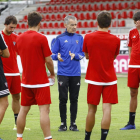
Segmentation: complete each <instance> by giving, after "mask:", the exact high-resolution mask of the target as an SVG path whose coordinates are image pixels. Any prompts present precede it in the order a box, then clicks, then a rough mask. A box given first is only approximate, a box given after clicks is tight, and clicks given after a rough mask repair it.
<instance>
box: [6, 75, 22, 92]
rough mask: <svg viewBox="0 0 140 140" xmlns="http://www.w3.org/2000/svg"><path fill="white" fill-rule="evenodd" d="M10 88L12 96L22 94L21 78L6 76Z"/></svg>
mask: <svg viewBox="0 0 140 140" xmlns="http://www.w3.org/2000/svg"><path fill="white" fill-rule="evenodd" d="M5 77H6V80H7V84H8V88H9V91H10V93H11V94H18V93H20V92H21V79H20V76H5Z"/></svg>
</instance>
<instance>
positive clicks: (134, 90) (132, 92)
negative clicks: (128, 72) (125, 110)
mask: <svg viewBox="0 0 140 140" xmlns="http://www.w3.org/2000/svg"><path fill="white" fill-rule="evenodd" d="M130 96H131V99H130V112H136V109H137V96H138V88H130Z"/></svg>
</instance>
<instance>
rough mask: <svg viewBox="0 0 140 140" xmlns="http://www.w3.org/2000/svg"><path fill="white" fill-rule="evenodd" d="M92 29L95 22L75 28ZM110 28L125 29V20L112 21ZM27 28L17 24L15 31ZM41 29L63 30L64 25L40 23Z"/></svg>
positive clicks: (79, 24)
mask: <svg viewBox="0 0 140 140" xmlns="http://www.w3.org/2000/svg"><path fill="white" fill-rule="evenodd" d="M92 27H97V21H95V22H94V21H90V22H87V21H85V22H78V24H77V28H92ZM112 27H125V20H120V21H117V22H116V20H115V21H112ZM27 28H28V25H27V24H24V23H22V24H17V28H16V29H27ZM40 28H41V29H50V28H51V29H52V28H56V29H58V28H65V27H64V23H63V22H60V23H58V22H55V23H52V22H50V23H46V22H44V23H42V24H41V27H40Z"/></svg>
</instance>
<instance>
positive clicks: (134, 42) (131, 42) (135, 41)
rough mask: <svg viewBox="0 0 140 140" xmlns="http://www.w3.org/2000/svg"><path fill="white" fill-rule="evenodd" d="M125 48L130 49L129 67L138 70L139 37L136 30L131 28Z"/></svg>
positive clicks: (139, 62) (139, 56) (139, 57)
mask: <svg viewBox="0 0 140 140" xmlns="http://www.w3.org/2000/svg"><path fill="white" fill-rule="evenodd" d="M127 46H129V47H131V48H132V49H131V57H130V62H129V67H131V68H140V48H139V47H140V36H139V32H138V30H137V28H132V29H131V30H130V31H129V36H128V39H127Z"/></svg>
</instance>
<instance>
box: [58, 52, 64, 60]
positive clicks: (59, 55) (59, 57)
mask: <svg viewBox="0 0 140 140" xmlns="http://www.w3.org/2000/svg"><path fill="white" fill-rule="evenodd" d="M57 57H58V60H59V61H60V62H63V61H64V60H63V59H62V58H61V54H60V53H58V55H57Z"/></svg>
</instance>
